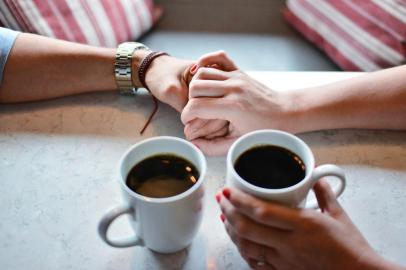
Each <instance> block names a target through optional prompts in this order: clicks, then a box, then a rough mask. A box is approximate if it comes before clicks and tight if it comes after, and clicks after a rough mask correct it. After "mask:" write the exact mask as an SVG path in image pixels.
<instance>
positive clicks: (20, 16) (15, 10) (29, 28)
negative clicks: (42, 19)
mask: <svg viewBox="0 0 406 270" xmlns="http://www.w3.org/2000/svg"><path fill="white" fill-rule="evenodd" d="M5 4H6V5H7V6H8V8H9V9H10V11H11V12H12V14H13V16H14V18H15V20H16V21H17V22H18V24H19V25H20V27H21V30H23V31H24V32H30V33H38V31H37V30H36V29H35V27H34V26H33V25H31V23H30V22H29V21H28V19H27V18H26V17H25V14H24V12H23V10H22V9H21V8H20V6H19V5H18V4H17V2H13V1H12V0H5Z"/></svg>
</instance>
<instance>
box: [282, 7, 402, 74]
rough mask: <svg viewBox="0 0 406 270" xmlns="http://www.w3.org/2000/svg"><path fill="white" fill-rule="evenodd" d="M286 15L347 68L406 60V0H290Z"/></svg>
mask: <svg viewBox="0 0 406 270" xmlns="http://www.w3.org/2000/svg"><path fill="white" fill-rule="evenodd" d="M284 16H285V19H286V20H287V21H288V22H289V23H290V24H291V25H292V26H293V27H294V28H295V29H297V30H298V31H299V32H300V33H302V34H303V35H304V36H305V37H306V38H307V39H308V40H310V41H311V42H312V43H314V44H315V45H316V46H318V47H319V48H320V49H321V50H323V51H324V52H325V53H326V54H327V55H328V56H329V57H330V58H331V59H332V60H333V61H335V62H336V63H337V65H339V66H340V67H341V68H342V69H344V70H349V71H373V70H378V69H382V68H387V67H391V66H397V65H401V64H405V63H406V1H404V0H365V1H353V0H288V1H287V7H286V9H285V10H284Z"/></svg>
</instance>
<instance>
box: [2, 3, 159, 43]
mask: <svg viewBox="0 0 406 270" xmlns="http://www.w3.org/2000/svg"><path fill="white" fill-rule="evenodd" d="M156 11H158V10H157V9H156V8H155V6H154V3H153V0H0V23H1V24H3V25H4V26H5V27H8V28H11V29H14V30H19V31H23V32H31V33H37V34H41V35H44V36H48V37H54V38H59V39H64V40H69V41H75V42H80V43H86V44H91V45H97V46H107V47H116V46H117V44H119V43H121V42H123V41H128V40H134V39H136V38H138V37H139V36H140V35H142V34H143V33H144V32H145V31H147V30H149V29H150V28H151V26H152V24H153V22H154V19H155V15H154V14H156Z"/></svg>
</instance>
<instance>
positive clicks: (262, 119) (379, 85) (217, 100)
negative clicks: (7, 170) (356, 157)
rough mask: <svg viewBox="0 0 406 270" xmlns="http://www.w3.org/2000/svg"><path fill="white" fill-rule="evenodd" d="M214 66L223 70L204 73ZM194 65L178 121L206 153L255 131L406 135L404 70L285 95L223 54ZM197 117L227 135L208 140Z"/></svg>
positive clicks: (217, 151) (219, 151)
mask: <svg viewBox="0 0 406 270" xmlns="http://www.w3.org/2000/svg"><path fill="white" fill-rule="evenodd" d="M213 64H216V65H217V66H218V67H219V68H220V69H222V70H219V69H214V68H208V66H211V65H213ZM197 65H198V71H197V72H196V74H195V75H194V77H193V80H192V81H191V83H190V86H189V97H190V99H189V102H188V104H187V105H186V106H185V108H184V110H183V112H182V121H183V123H184V124H185V125H186V126H185V135H186V138H188V139H189V140H192V141H193V143H195V144H196V145H198V146H199V147H200V149H202V150H203V151H204V152H205V153H207V154H211V155H218V154H224V153H225V152H226V151H227V149H228V148H229V146H230V145H231V144H232V143H233V142H234V141H235V140H236V139H237V138H238V137H239V136H241V135H243V134H245V133H247V132H250V131H253V130H257V129H266V128H269V129H281V130H285V131H288V132H293V133H300V132H307V131H314V130H324V129H341V128H362V129H364V128H370V129H396V130H406V65H403V66H399V67H395V68H391V69H387V70H382V71H377V72H373V73H368V74H365V75H363V76H360V77H358V78H354V79H349V80H345V81H341V82H337V83H332V84H328V85H324V86H319V87H312V88H307V89H297V90H291V91H283V92H277V91H273V90H272V89H269V88H268V87H267V86H265V85H263V84H261V83H260V82H258V81H256V80H254V79H253V78H251V77H249V76H248V75H247V74H245V73H244V72H242V71H240V70H238V69H237V68H236V67H235V65H234V63H233V61H232V60H231V59H230V58H229V57H228V56H227V55H226V54H225V53H224V52H222V51H219V52H214V53H210V54H207V55H204V56H202V57H201V58H200V59H199V61H198V62H197ZM227 67H232V68H231V69H230V68H227ZM224 70H226V71H224ZM195 118H203V119H219V118H220V119H224V120H227V121H229V123H230V124H229V127H228V131H227V135H226V136H223V137H217V138H214V139H213V138H208V135H209V134H211V133H212V131H211V130H210V129H209V128H206V127H196V125H195V124H194V123H193V119H195Z"/></svg>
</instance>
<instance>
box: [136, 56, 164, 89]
mask: <svg viewBox="0 0 406 270" xmlns="http://www.w3.org/2000/svg"><path fill="white" fill-rule="evenodd" d="M163 55H168V54H167V53H166V52H151V53H149V54H148V55H147V56H146V57H145V58H144V59H143V60H142V62H141V65H140V68H139V69H138V80H139V81H140V83H141V85H142V87H144V88H146V89H147V90H148V91H149V89H148V86H147V84H146V83H145V76H146V75H147V70H148V68H149V66H150V65H151V63H152V61H154V59H155V58H157V57H160V56H163Z"/></svg>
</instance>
